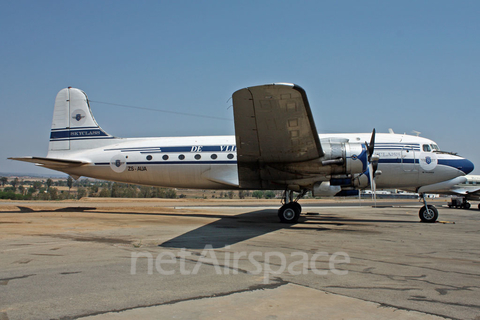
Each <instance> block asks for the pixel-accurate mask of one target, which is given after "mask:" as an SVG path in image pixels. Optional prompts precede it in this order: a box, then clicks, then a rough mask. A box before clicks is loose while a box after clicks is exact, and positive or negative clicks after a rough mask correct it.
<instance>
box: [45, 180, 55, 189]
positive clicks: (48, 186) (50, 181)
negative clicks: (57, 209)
mask: <svg viewBox="0 0 480 320" xmlns="http://www.w3.org/2000/svg"><path fill="white" fill-rule="evenodd" d="M52 184H53V180H52V179H50V178H48V179H47V183H46V185H47V191H48V189H50V187H51V186H52Z"/></svg>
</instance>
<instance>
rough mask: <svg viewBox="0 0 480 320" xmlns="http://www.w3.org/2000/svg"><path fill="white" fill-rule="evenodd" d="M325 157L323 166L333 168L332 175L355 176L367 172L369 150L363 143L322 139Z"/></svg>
mask: <svg viewBox="0 0 480 320" xmlns="http://www.w3.org/2000/svg"><path fill="white" fill-rule="evenodd" d="M322 148H323V151H324V152H325V156H324V157H323V158H322V165H323V166H329V165H330V166H331V170H330V174H347V175H354V174H357V173H362V172H365V170H367V162H368V161H367V149H366V147H365V145H364V144H361V143H349V142H348V140H347V139H335V140H333V139H322Z"/></svg>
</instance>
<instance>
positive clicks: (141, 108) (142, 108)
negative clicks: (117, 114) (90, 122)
mask: <svg viewBox="0 0 480 320" xmlns="http://www.w3.org/2000/svg"><path fill="white" fill-rule="evenodd" d="M88 101H89V102H94V103H100V104H106V105H110V106H117V107H123V108H131V109H140V110H148V111H155V112H163V113H170V114H178V115H182V116H189V117H198V118H208V119H215V120H223V121H233V119H229V118H222V117H215V116H207V115H202V114H195V113H188V112H177V111H170V110H162V109H154V108H146V107H138V106H129V105H125V104H118V103H111V102H103V101H95V100H90V99H89V100H88Z"/></svg>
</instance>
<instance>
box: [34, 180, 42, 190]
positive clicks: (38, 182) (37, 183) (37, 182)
mask: <svg viewBox="0 0 480 320" xmlns="http://www.w3.org/2000/svg"><path fill="white" fill-rule="evenodd" d="M42 185H43V184H42V183H41V182H40V181H34V182H33V184H32V187H33V188H34V189H35V190H40V188H41V187H42Z"/></svg>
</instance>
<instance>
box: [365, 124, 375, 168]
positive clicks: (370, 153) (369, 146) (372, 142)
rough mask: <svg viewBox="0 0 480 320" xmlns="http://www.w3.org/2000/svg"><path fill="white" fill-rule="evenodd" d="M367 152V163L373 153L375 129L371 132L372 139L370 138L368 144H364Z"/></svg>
mask: <svg viewBox="0 0 480 320" xmlns="http://www.w3.org/2000/svg"><path fill="white" fill-rule="evenodd" d="M365 144H366V145H367V150H368V161H369V162H370V159H371V158H372V155H373V152H374V151H375V128H373V131H372V137H371V138H370V143H366V142H365Z"/></svg>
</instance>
